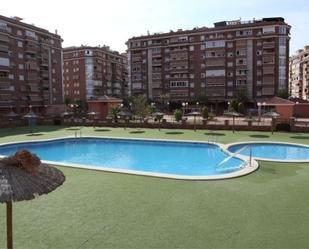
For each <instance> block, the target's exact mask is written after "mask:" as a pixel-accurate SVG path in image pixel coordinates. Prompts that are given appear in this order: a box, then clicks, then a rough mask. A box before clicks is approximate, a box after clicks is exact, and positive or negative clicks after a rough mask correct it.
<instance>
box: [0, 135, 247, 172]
mask: <svg viewBox="0 0 309 249" xmlns="http://www.w3.org/2000/svg"><path fill="white" fill-rule="evenodd" d="M20 149H28V150H30V151H31V152H33V153H36V154H37V155H38V156H39V157H40V158H41V159H43V160H48V161H54V162H62V163H74V164H81V165H90V166H95V167H107V168H115V169H128V170H137V171H145V172H154V173H164V174H175V175H186V176H210V175H219V174H226V173H231V172H235V171H238V170H240V169H239V166H240V165H241V164H243V161H242V160H241V159H238V158H232V159H230V160H228V161H227V162H226V163H224V164H222V165H218V164H219V163H220V162H222V161H223V160H224V159H225V158H227V157H228V155H227V154H226V153H225V152H224V151H223V150H222V149H221V148H220V147H219V146H217V145H214V144H202V143H183V142H159V141H145V140H144V141H141V140H125V139H105V138H104V139H103V138H78V139H73V138H72V139H71V138H70V139H61V140H54V141H46V142H32V143H22V144H13V145H4V146H0V155H12V154H14V153H15V152H16V151H17V150H20ZM231 168H232V169H231Z"/></svg>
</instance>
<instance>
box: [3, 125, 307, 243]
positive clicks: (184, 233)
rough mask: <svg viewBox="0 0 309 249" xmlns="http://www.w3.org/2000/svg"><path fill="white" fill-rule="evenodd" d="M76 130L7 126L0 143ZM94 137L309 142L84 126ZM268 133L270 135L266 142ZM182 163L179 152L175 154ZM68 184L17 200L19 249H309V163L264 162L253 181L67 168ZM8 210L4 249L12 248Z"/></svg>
mask: <svg viewBox="0 0 309 249" xmlns="http://www.w3.org/2000/svg"><path fill="white" fill-rule="evenodd" d="M73 129H74V127H61V126H60V127H57V126H53V127H48V126H46V127H35V134H41V135H36V136H28V134H25V131H28V128H26V127H24V128H15V129H10V128H9V129H0V143H2V142H14V141H21V140H29V139H32V140H34V139H47V138H54V137H61V136H69V135H74V132H75V130H73ZM82 133H83V135H84V136H86V135H98V136H111V137H116V136H120V137H139V138H166V139H190V140H203V141H207V140H208V136H209V135H208V134H206V135H205V133H218V134H220V135H218V138H219V140H218V142H222V143H230V142H238V141H249V140H260V141H287V142H297V143H304V144H308V143H309V134H296V133H295V134H294V133H276V134H274V135H271V134H270V133H269V132H236V133H235V134H233V133H232V132H230V131H213V132H211V131H205V130H203V131H202V130H200V131H197V132H194V131H188V130H166V129H163V130H161V131H160V132H159V131H158V130H153V129H126V130H124V129H123V128H107V127H104V128H97V131H93V128H82ZM266 136H267V137H266ZM175 156H176V155H175ZM60 169H61V170H63V171H64V173H65V175H66V182H65V184H64V185H63V186H62V187H60V188H59V189H57V190H56V191H54V192H52V193H50V194H49V195H46V196H41V197H39V198H37V199H35V200H32V201H27V202H21V203H14V205H13V209H14V245H15V248H16V249H45V248H46V249H78V248H85V249H86V248H87V249H94V248H98V249H101V248H134V249H139V248H141V249H147V248H156V249H157V248H166V249H173V248H188V249H193V248H220V249H222V248H235V249H236V248H237V249H240V248H244V249H248V248H271V249H273V248H280V249H282V248H289V249H292V248H293V249H297V248H308V244H309V236H308V234H309V198H308V197H309V193H308V189H309V164H308V163H303V164H301V163H297V164H296V163H272V162H260V168H259V169H258V170H257V171H256V172H254V173H252V174H250V175H247V176H244V177H239V178H235V179H230V180H218V181H181V180H169V179H160V178H153V177H143V176H134V175H125V174H118V173H105V172H96V171H90V170H79V169H69V168H63V167H61V168H60ZM5 240H6V236H5V205H0V248H5V246H6V244H5Z"/></svg>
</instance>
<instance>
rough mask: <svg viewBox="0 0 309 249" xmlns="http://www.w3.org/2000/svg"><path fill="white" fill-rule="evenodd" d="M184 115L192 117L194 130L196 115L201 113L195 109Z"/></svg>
mask: <svg viewBox="0 0 309 249" xmlns="http://www.w3.org/2000/svg"><path fill="white" fill-rule="evenodd" d="M186 116H193V117H194V131H196V117H197V116H202V113H200V112H197V111H193V112H189V113H187V114H186Z"/></svg>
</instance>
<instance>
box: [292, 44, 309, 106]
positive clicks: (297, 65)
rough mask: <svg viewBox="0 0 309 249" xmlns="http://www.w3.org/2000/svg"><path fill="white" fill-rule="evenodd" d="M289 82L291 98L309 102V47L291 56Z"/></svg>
mask: <svg viewBox="0 0 309 249" xmlns="http://www.w3.org/2000/svg"><path fill="white" fill-rule="evenodd" d="M289 80H290V81H289V84H290V87H289V89H290V95H291V97H293V98H300V99H305V100H309V46H305V47H304V49H299V50H298V51H297V53H296V54H295V55H293V56H291V58H290V75H289Z"/></svg>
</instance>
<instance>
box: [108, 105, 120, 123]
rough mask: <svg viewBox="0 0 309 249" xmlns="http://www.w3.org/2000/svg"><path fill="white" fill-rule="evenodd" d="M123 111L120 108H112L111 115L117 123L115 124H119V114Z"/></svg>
mask: <svg viewBox="0 0 309 249" xmlns="http://www.w3.org/2000/svg"><path fill="white" fill-rule="evenodd" d="M120 111H121V109H120V106H114V107H112V108H111V111H110V112H111V114H112V116H113V119H114V121H115V123H117V122H118V113H119V112H120Z"/></svg>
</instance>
